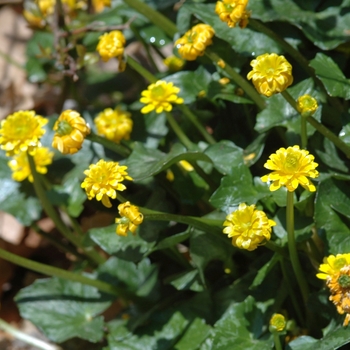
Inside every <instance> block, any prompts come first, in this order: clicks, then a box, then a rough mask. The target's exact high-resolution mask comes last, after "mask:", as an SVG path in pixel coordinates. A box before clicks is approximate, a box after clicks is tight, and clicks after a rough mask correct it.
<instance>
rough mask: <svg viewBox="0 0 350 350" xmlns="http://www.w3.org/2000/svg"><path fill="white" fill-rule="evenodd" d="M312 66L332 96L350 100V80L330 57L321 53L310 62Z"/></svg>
mask: <svg viewBox="0 0 350 350" xmlns="http://www.w3.org/2000/svg"><path fill="white" fill-rule="evenodd" d="M349 19H350V17H349ZM310 66H311V67H313V68H314V69H315V72H316V76H317V77H318V78H319V79H320V80H321V81H322V82H323V84H324V86H325V87H326V90H327V92H328V94H329V95H330V96H337V97H343V98H345V99H346V100H349V99H350V80H349V79H346V78H345V76H344V74H343V72H342V71H341V69H340V68H339V67H338V65H337V64H336V63H335V62H334V61H333V60H332V59H331V58H330V57H328V56H326V55H325V54H323V53H320V52H319V53H317V55H316V57H315V58H314V59H313V60H311V61H310Z"/></svg>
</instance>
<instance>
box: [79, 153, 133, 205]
mask: <svg viewBox="0 0 350 350" xmlns="http://www.w3.org/2000/svg"><path fill="white" fill-rule="evenodd" d="M127 168H128V167H127V166H125V165H124V166H123V165H119V163H118V162H112V161H110V162H106V161H105V160H103V159H101V160H99V161H98V162H97V163H96V164H90V166H89V169H87V170H85V171H84V174H85V175H86V178H85V179H84V181H83V182H82V184H81V187H82V188H84V189H85V192H86V195H87V197H88V199H89V200H91V199H93V198H95V197H96V199H97V200H98V201H102V204H103V205H104V206H105V207H107V208H110V207H111V206H112V204H111V202H110V200H109V198H112V199H115V198H117V192H116V191H124V190H125V189H126V186H125V185H123V184H122V182H123V181H124V180H125V179H126V180H132V178H131V177H130V176H128V173H127V171H126V169H127Z"/></svg>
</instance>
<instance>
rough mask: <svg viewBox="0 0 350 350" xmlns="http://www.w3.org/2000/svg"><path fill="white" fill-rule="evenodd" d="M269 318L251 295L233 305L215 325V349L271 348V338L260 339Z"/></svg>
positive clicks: (259, 349)
mask: <svg viewBox="0 0 350 350" xmlns="http://www.w3.org/2000/svg"><path fill="white" fill-rule="evenodd" d="M266 324H267V320H265V319H264V316H263V313H262V311H261V310H260V309H259V308H258V307H257V305H256V303H255V300H254V298H253V297H251V296H249V297H247V299H245V300H244V301H243V302H241V303H237V304H233V305H231V306H230V307H229V308H228V310H227V311H226V312H225V314H224V315H223V316H222V317H221V319H220V320H219V321H217V322H216V323H215V325H214V331H215V333H214V339H213V349H215V350H227V349H237V350H245V349H249V350H265V349H266V350H271V348H272V344H273V341H272V339H271V336H270V339H265V340H259V338H260V337H261V336H262V334H263V332H264V326H265V325H266Z"/></svg>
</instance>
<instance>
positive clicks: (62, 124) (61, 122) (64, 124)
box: [52, 109, 90, 154]
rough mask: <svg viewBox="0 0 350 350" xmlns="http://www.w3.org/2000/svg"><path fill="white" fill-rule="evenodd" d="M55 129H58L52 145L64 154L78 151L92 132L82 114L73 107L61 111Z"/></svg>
mask: <svg viewBox="0 0 350 350" xmlns="http://www.w3.org/2000/svg"><path fill="white" fill-rule="evenodd" d="M53 130H55V131H56V133H55V135H54V137H53V140H52V147H54V148H56V149H58V150H59V151H60V152H61V153H63V154H74V153H76V152H78V151H79V150H80V149H81V147H82V144H83V142H84V139H85V137H86V136H87V135H88V134H90V127H89V125H88V124H87V123H86V121H85V120H84V119H83V118H82V117H81V116H80V114H79V113H78V112H76V111H73V110H71V109H67V110H65V111H63V112H62V113H61V115H60V116H59V118H58V119H57V121H56V123H55V125H54V127H53Z"/></svg>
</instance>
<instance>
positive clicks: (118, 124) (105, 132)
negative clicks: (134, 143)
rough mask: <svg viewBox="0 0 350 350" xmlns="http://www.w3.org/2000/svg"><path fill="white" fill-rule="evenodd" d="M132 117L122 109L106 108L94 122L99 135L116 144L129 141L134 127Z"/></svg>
mask: <svg viewBox="0 0 350 350" xmlns="http://www.w3.org/2000/svg"><path fill="white" fill-rule="evenodd" d="M130 116H131V114H130V113H129V112H127V111H123V110H122V109H120V108H116V109H112V108H106V109H105V110H104V111H102V112H101V113H99V114H98V115H97V117H96V118H95V120H94V123H95V125H96V129H97V133H98V134H99V135H102V136H104V137H106V138H107V139H108V140H111V141H113V142H116V143H120V141H121V140H123V139H124V140H129V139H130V134H131V131H132V126H133V122H132V120H131V118H130Z"/></svg>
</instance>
